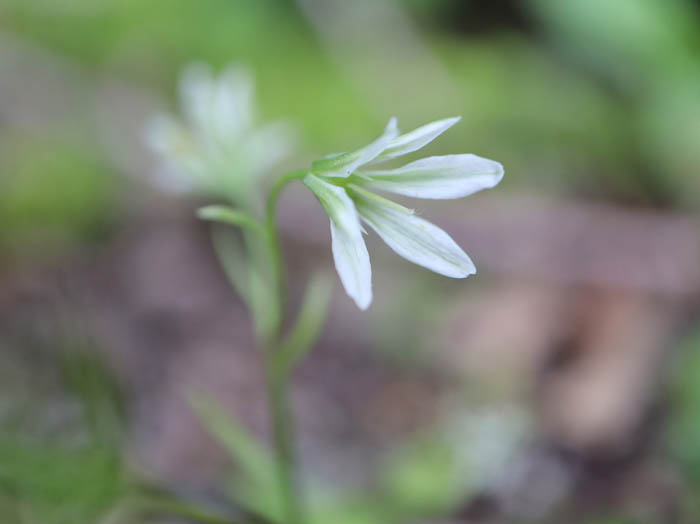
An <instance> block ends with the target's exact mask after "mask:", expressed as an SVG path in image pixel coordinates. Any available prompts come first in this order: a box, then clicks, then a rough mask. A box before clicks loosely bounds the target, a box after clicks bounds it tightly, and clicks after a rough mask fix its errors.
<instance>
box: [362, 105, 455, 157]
mask: <svg viewBox="0 0 700 524" xmlns="http://www.w3.org/2000/svg"><path fill="white" fill-rule="evenodd" d="M461 118H462V117H459V116H455V117H452V118H445V119H443V120H436V121H435V122H430V123H429V124H426V125H424V126H421V127H419V128H417V129H414V130H413V131H411V132H409V133H406V134H404V135H401V136H399V137H397V138H395V139H394V140H392V141H391V143H390V144H389V146H388V147H387V148H386V149H385V150H384V151H383V152H382V154H381V155H379V156H378V157H377V158H376V159H375V160H374V161H373V163H379V162H384V161H385V160H390V159H392V158H396V157H397V156H402V155H407V154H408V153H413V152H414V151H418V150H419V149H420V148H422V147H423V146H425V145H426V144H429V143H430V142H432V141H433V140H435V139H436V138H437V137H438V136H440V135H441V134H442V133H444V132H445V131H447V130H448V129H449V128H451V127H452V126H453V125H455V124H456V123H457V122H459V121H460V119H461Z"/></svg>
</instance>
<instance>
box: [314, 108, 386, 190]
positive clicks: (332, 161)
mask: <svg viewBox="0 0 700 524" xmlns="http://www.w3.org/2000/svg"><path fill="white" fill-rule="evenodd" d="M398 134H399V130H398V128H397V124H396V118H391V119H390V120H389V123H388V124H387V126H386V128H385V129H384V133H382V135H381V136H380V137H379V138H377V139H376V140H375V141H374V142H372V143H370V144H368V145H366V146H365V147H363V148H360V149H357V150H356V151H351V152H349V153H340V154H337V155H331V156H328V157H326V158H322V159H321V160H317V161H315V162H314V163H313V164H312V165H311V170H312V171H313V172H314V173H319V174H323V175H324V176H332V177H348V176H350V175H351V174H352V173H353V172H354V171H355V170H356V169H357V168H358V167H360V166H363V165H365V164H367V163H369V162H371V161H372V160H374V159H375V158H376V157H377V156H379V155H380V154H381V153H382V151H384V149H386V148H387V146H388V145H389V144H390V143H391V141H392V140H394V139H395V138H396V137H397V136H398Z"/></svg>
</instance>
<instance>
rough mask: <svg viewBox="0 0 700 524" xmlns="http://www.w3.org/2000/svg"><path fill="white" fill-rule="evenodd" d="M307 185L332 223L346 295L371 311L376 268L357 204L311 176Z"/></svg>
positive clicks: (336, 187) (336, 253) (337, 257)
mask: <svg viewBox="0 0 700 524" xmlns="http://www.w3.org/2000/svg"><path fill="white" fill-rule="evenodd" d="M304 184H305V185H306V186H307V187H308V188H309V189H310V190H311V191H312V192H313V193H314V194H315V195H316V197H317V198H318V199H319V201H320V202H321V205H323V207H324V209H325V210H326V213H328V216H329V217H330V219H331V239H332V248H333V261H334V262H335V268H336V270H337V271H338V276H339V277H340V281H341V282H342V283H343V287H344V288H345V292H346V293H347V294H348V295H349V296H350V298H352V299H353V300H354V301H355V303H356V304H357V307H359V308H360V309H367V308H368V307H369V305H370V303H371V302H372V267H371V266H370V261H369V253H367V246H365V240H364V238H362V226H361V225H360V220H359V217H358V215H357V210H356V209H355V204H354V203H353V201H352V200H351V199H350V197H349V196H348V194H347V193H346V192H345V190H344V189H343V188H341V187H338V186H335V185H333V184H329V183H328V182H325V181H323V180H321V179H320V178H318V177H316V176H314V175H307V176H306V178H304Z"/></svg>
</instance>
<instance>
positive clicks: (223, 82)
mask: <svg viewBox="0 0 700 524" xmlns="http://www.w3.org/2000/svg"><path fill="white" fill-rule="evenodd" d="M215 96H216V99H215V105H216V114H215V115H214V117H215V119H216V120H215V122H214V123H213V124H215V125H216V129H217V131H218V132H219V134H220V136H222V137H226V138H228V140H234V139H236V138H237V137H238V136H240V135H241V134H242V133H244V132H246V131H247V130H248V129H249V128H250V127H251V126H252V125H253V121H254V119H255V114H254V110H255V99H254V82H253V77H252V75H251V74H250V72H249V71H248V70H246V69H244V68H242V67H228V68H227V69H226V70H225V71H224V72H223V73H221V76H220V77H219V79H218V80H217V82H216V93H215Z"/></svg>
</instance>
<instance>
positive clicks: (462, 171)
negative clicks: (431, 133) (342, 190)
mask: <svg viewBox="0 0 700 524" xmlns="http://www.w3.org/2000/svg"><path fill="white" fill-rule="evenodd" d="M362 175H363V176H362V177H360V178H358V180H357V182H356V183H357V184H358V185H361V186H365V187H371V188H373V189H381V190H383V191H390V192H392V193H397V194H400V195H406V196H410V197H416V198H433V199H450V198H461V197H465V196H468V195H471V194H472V193H476V192H477V191H481V190H482V189H488V188H491V187H494V186H495V185H496V184H498V183H499V182H500V181H501V179H502V178H503V166H502V165H501V164H499V163H498V162H495V161H493V160H489V159H487V158H482V157H479V156H476V155H446V156H431V157H428V158H423V159H421V160H416V161H415V162H411V163H410V164H406V165H405V166H403V167H400V168H398V169H390V170H386V171H363V172H362Z"/></svg>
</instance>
